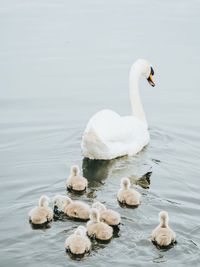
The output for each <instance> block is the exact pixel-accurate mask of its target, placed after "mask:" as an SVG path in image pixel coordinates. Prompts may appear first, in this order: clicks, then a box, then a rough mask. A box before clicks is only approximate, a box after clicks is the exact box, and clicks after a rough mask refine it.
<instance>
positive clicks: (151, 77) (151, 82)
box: [147, 74, 155, 87]
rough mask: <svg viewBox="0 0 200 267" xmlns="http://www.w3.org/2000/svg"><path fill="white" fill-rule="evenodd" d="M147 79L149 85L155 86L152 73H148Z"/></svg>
mask: <svg viewBox="0 0 200 267" xmlns="http://www.w3.org/2000/svg"><path fill="white" fill-rule="evenodd" d="M147 81H148V82H149V84H151V86H153V87H154V86H155V83H154V80H153V75H152V74H150V75H149V78H148V79H147Z"/></svg>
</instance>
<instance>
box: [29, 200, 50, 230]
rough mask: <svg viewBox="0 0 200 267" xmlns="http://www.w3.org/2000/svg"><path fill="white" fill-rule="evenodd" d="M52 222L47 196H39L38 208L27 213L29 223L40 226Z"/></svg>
mask: <svg viewBox="0 0 200 267" xmlns="http://www.w3.org/2000/svg"><path fill="white" fill-rule="evenodd" d="M52 220H53V210H52V209H51V208H50V207H49V199H48V197H47V196H41V197H40V199H39V205H38V207H35V208H33V209H32V210H31V211H30V212H29V221H30V222H31V223H32V224H37V225H41V224H44V223H48V222H50V221H52Z"/></svg>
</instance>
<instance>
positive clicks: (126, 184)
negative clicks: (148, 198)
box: [117, 178, 140, 206]
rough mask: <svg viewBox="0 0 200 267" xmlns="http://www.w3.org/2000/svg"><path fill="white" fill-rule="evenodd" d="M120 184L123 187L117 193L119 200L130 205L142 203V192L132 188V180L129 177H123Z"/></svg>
mask: <svg viewBox="0 0 200 267" xmlns="http://www.w3.org/2000/svg"><path fill="white" fill-rule="evenodd" d="M120 186H121V188H120V189H119V191H118V194H117V199H118V201H119V202H120V203H121V204H126V205H128V206H138V205H139V204H140V193H139V192H137V191H136V190H135V189H133V188H130V186H131V183H130V180H129V179H128V178H122V179H121V183H120Z"/></svg>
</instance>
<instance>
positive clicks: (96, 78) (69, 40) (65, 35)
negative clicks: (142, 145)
mask: <svg viewBox="0 0 200 267" xmlns="http://www.w3.org/2000/svg"><path fill="white" fill-rule="evenodd" d="M0 2H1V7H0V33H1V42H0V95H1V98H0V108H1V112H0V114H1V117H0V159H1V160H0V170H1V173H0V179H1V189H0V199H1V201H0V203H1V208H0V218H1V219H0V238H1V242H0V258H1V262H0V265H1V266H2V267H6V266H29V267H33V266H38V265H40V266H48V267H50V266H80V264H81V265H82V266H84V267H86V266H111V265H112V266H113V265H115V266H122V265H123V266H155V265H157V266H169V267H171V266H175V265H176V266H183V265H185V266H199V262H200V196H199V187H200V180H199V178H200V177H199V173H200V165H199V158H200V157H199V151H200V136H199V132H200V123H199V122H200V119H199V114H200V105H199V101H200V92H199V87H200V75H199V62H200V53H199V46H200V37H199V34H198V32H199V27H200V1H198V0H191V1H186V0H185V1H183V0H177V1H172V0H169V1H158V0H152V1H147V0H141V1H132V0H130V1H128V0H125V1H122V0H121V1H116V0H115V1H114V0H110V1H105V0H103V1H92V0H90V1H89V0H86V1H80V0H79V1H78V0H75V1H67V0H59V1H53V0H40V1H39V0H37V1H33V0H32V1H31V0H28V1H25V0H15V1H14V0H10V1H3V0H1V1H0ZM139 57H144V58H147V59H149V60H150V61H151V63H152V65H153V67H154V70H155V80H156V87H155V88H152V87H150V86H149V85H148V84H147V82H146V81H144V80H141V85H140V86H141V95H142V100H143V104H144V108H145V111H146V115H147V119H148V122H149V128H150V135H151V142H150V144H149V146H148V147H147V148H146V149H144V150H143V151H142V152H141V153H139V154H138V155H137V156H135V157H131V158H127V157H124V158H120V159H116V160H113V161H109V162H102V161H101V162H91V161H88V160H83V158H82V156H81V150H80V141H81V135H82V133H83V130H84V127H85V125H86V123H87V121H88V119H89V118H90V117H91V116H92V114H94V113H95V112H96V111H98V110H100V109H102V108H111V109H114V110H116V111H117V112H119V113H120V114H122V115H125V114H129V113H130V103H129V98H128V72H129V69H130V66H131V64H132V63H133V61H135V60H136V59H137V58H139ZM72 164H79V166H80V167H81V166H82V171H83V174H84V175H85V176H86V177H87V178H88V180H89V190H88V193H87V194H85V195H82V196H81V197H74V196H73V198H76V199H82V200H84V201H86V202H88V203H89V204H91V203H92V202H93V201H94V200H100V201H103V202H105V203H106V205H107V206H108V207H109V208H112V209H114V210H116V211H118V212H120V214H121V216H122V223H123V225H121V227H120V232H119V234H118V236H117V237H115V238H114V239H113V240H112V241H111V242H110V243H109V244H95V245H94V250H93V251H92V252H91V254H90V255H89V256H87V257H85V258H84V259H83V260H82V261H81V262H78V261H76V260H73V259H71V258H70V257H69V256H68V255H66V254H65V251H64V241H65V238H66V237H67V236H68V235H69V234H71V233H72V231H73V230H74V228H75V227H77V226H78V225H79V224H81V223H80V222H73V221H67V220H65V221H60V220H57V221H54V222H53V223H52V226H51V228H49V229H46V230H33V229H32V228H31V226H30V224H29V223H28V218H27V214H28V212H29V210H30V209H31V208H32V207H34V206H35V205H36V204H37V201H38V198H39V197H40V195H42V194H47V195H48V196H49V197H52V196H54V195H55V194H57V193H60V194H65V188H64V183H65V179H66V178H67V177H68V174H69V169H70V166H71V165H72ZM149 170H151V171H152V175H151V177H150V184H149V183H148V182H147V180H148V179H145V177H143V179H142V180H138V179H139V178H141V177H142V176H143V175H144V174H145V173H146V172H148V171H149ZM124 176H128V177H131V178H132V182H133V183H136V184H137V189H138V191H140V193H141V194H142V199H141V200H142V204H141V206H140V207H139V208H137V209H134V210H132V209H123V208H121V207H119V205H118V203H117V201H116V193H117V191H118V188H119V183H120V179H121V177H124ZM161 210H167V211H168V212H169V215H170V225H171V227H172V228H173V229H174V231H175V232H176V233H177V240H178V243H177V244H176V245H175V246H174V247H173V248H171V249H169V250H160V249H158V248H156V247H155V246H154V245H153V244H152V243H151V242H150V241H149V239H148V237H149V235H150V233H151V231H152V229H153V228H154V227H155V226H156V225H157V223H158V213H159V211H161ZM82 224H83V223H82Z"/></svg>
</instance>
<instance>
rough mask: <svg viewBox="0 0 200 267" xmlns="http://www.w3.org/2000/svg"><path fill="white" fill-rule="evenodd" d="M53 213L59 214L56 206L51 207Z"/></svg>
mask: <svg viewBox="0 0 200 267" xmlns="http://www.w3.org/2000/svg"><path fill="white" fill-rule="evenodd" d="M53 211H54V213H55V214H57V213H59V210H58V207H57V206H56V205H55V206H54V207H53Z"/></svg>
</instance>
